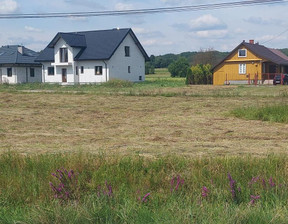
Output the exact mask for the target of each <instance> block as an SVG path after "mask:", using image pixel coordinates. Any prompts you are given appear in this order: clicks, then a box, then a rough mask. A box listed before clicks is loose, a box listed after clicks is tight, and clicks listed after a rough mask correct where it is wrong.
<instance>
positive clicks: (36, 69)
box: [0, 45, 42, 84]
mask: <svg viewBox="0 0 288 224" xmlns="http://www.w3.org/2000/svg"><path fill="white" fill-rule="evenodd" d="M38 55H39V54H38V53H37V52H35V51H32V50H30V49H28V48H26V47H24V46H19V45H8V46H2V47H1V48H0V83H9V84H16V83H28V82H41V81H42V69H41V64H40V63H39V62H35V59H36V57H37V56H38Z"/></svg>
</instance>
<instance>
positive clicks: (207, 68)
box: [186, 64, 213, 85]
mask: <svg viewBox="0 0 288 224" xmlns="http://www.w3.org/2000/svg"><path fill="white" fill-rule="evenodd" d="M212 81H213V80H212V71H211V65H210V64H206V65H202V64H198V65H195V66H192V67H191V69H190V71H189V72H188V73H187V77H186V84H187V85H189V84H190V85H191V84H196V85H197V84H198V85H199V84H212Z"/></svg>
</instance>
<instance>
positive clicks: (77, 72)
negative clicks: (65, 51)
mask: <svg viewBox="0 0 288 224" xmlns="http://www.w3.org/2000/svg"><path fill="white" fill-rule="evenodd" d="M75 70H76V75H79V71H78V66H76V68H75Z"/></svg>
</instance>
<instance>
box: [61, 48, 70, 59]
mask: <svg viewBox="0 0 288 224" xmlns="http://www.w3.org/2000/svg"><path fill="white" fill-rule="evenodd" d="M60 62H68V49H67V48H60Z"/></svg>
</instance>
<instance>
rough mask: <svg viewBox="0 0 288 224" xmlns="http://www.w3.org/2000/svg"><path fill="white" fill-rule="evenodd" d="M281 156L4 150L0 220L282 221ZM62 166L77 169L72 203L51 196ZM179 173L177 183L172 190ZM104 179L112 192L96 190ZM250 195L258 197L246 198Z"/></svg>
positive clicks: (287, 194)
mask: <svg viewBox="0 0 288 224" xmlns="http://www.w3.org/2000/svg"><path fill="white" fill-rule="evenodd" d="M287 161H288V160H287V157H286V156H273V155H270V156H267V157H265V158H256V157H248V156H247V157H229V158H228V157H222V158H216V159H210V158H204V159H200V158H198V159H191V158H184V157H171V156H167V157H161V158H157V159H147V158H143V157H139V156H137V157H133V156H129V157H122V156H117V155H114V156H112V157H111V156H110V157H108V156H106V155H105V154H102V155H101V154H100V155H96V154H85V153H74V154H45V155H30V156H23V155H19V154H15V153H11V152H8V153H5V154H3V155H1V157H0V168H1V172H0V223H287V222H288V218H287V216H286V214H287V212H288V210H287V202H288V191H287V184H288V182H287V177H288V170H287V166H288V162H287ZM62 167H63V168H66V169H68V170H71V169H72V170H74V171H75V173H77V175H76V177H77V180H78V182H77V187H78V188H79V191H77V197H75V198H73V199H71V200H59V199H57V198H55V197H54V194H55V193H54V192H53V191H52V189H51V188H50V186H49V182H53V181H54V182H55V178H54V177H53V176H52V175H51V173H55V172H56V170H57V169H60V168H62ZM228 173H230V174H231V176H232V178H233V179H234V180H235V181H236V185H235V186H236V188H237V198H235V197H233V196H232V194H231V187H230V185H229V180H228V177H227V174H228ZM178 176H179V178H180V179H181V180H182V179H183V180H184V182H181V183H180V182H179V185H178V187H177V183H176V182H177V181H176V177H178ZM173 177H175V179H174V183H173V185H171V180H172V178H173ZM253 178H254V179H253ZM263 181H265V184H264V183H263ZM105 182H107V183H109V184H110V185H111V186H112V189H113V194H112V195H111V196H108V195H107V194H104V193H103V192H104V191H103V190H105ZM99 186H101V188H100V187H99ZM204 186H205V187H206V188H207V189H208V191H207V195H203V187H204ZM240 188H241V190H239V192H238V189H240ZM147 193H150V196H147V198H146V199H147V200H146V199H145V200H143V198H144V196H145V195H146V194H147ZM251 195H254V196H260V198H259V199H257V200H256V201H255V202H254V203H252V202H251Z"/></svg>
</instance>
